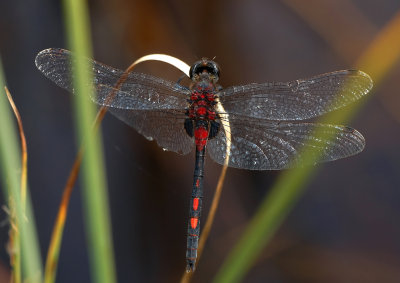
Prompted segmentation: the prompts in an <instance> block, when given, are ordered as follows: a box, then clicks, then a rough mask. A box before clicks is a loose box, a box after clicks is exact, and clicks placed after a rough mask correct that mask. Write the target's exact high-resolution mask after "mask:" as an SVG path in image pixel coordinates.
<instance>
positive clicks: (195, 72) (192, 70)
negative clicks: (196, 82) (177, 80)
mask: <svg viewBox="0 0 400 283" xmlns="http://www.w3.org/2000/svg"><path fill="white" fill-rule="evenodd" d="M203 68H204V67H203V66H202V61H198V62H196V63H194V64H193V66H192V67H190V71H189V76H190V78H191V79H193V77H194V76H195V75H198V74H200V73H201V71H202V70H201V71H200V69H203Z"/></svg>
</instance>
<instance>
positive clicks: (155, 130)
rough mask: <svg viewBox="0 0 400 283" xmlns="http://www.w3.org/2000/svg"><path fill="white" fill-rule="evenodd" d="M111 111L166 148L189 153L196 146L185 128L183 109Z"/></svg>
mask: <svg viewBox="0 0 400 283" xmlns="http://www.w3.org/2000/svg"><path fill="white" fill-rule="evenodd" d="M109 112H111V113H112V114H113V115H115V116H116V117H117V118H119V119H120V120H122V121H123V122H125V123H127V124H128V125H129V126H131V127H133V128H134V129H136V130H137V131H138V132H139V133H140V134H142V135H143V136H145V137H146V138H147V139H148V140H155V141H156V142H157V144H158V145H159V146H160V147H162V148H163V149H165V150H169V151H174V152H177V153H180V154H188V153H189V152H191V151H192V149H193V147H194V141H193V138H191V137H189V136H188V135H187V133H186V131H185V129H184V120H185V118H187V117H186V116H185V114H184V112H183V111H176V110H152V111H147V110H137V111H132V110H127V109H118V108H109Z"/></svg>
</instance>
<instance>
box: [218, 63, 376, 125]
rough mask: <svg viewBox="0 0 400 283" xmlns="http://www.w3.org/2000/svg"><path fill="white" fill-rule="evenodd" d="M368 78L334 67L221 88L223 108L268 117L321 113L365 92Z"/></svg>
mask: <svg viewBox="0 0 400 283" xmlns="http://www.w3.org/2000/svg"><path fill="white" fill-rule="evenodd" d="M372 85H373V83H372V80H371V78H370V77H369V76H368V75H367V74H365V73H363V72H361V71H355V70H345V71H337V72H332V73H327V74H322V75H318V76H315V77H312V78H310V79H305V80H296V81H292V82H287V83H280V82H273V83H264V84H256V83H253V84H248V85H243V86H233V87H229V88H226V89H223V90H221V92H220V94H219V97H220V101H221V103H222V105H223V106H224V108H225V110H226V111H227V112H228V113H230V114H238V115H243V116H248V117H255V118H261V119H269V120H304V119H308V118H312V117H315V116H319V115H322V114H324V113H327V112H330V111H332V110H335V109H338V108H340V107H343V106H346V105H348V104H350V103H351V102H353V101H355V100H357V99H359V98H360V97H362V96H363V95H365V94H367V93H368V91H369V90H370V89H371V88H372Z"/></svg>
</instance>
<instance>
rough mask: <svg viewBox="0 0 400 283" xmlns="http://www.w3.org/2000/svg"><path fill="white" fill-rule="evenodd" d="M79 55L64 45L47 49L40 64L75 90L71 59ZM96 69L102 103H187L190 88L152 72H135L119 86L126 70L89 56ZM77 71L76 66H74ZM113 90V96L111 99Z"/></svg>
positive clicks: (141, 106) (132, 106)
mask: <svg viewBox="0 0 400 283" xmlns="http://www.w3.org/2000/svg"><path fill="white" fill-rule="evenodd" d="M75 58H76V57H75V56H74V55H73V53H71V52H70V51H68V50H64V49H56V48H51V49H46V50H43V51H41V52H40V53H39V54H38V55H37V56H36V60H35V63H36V67H37V68H38V69H39V70H40V71H41V72H42V73H43V74H44V75H45V76H46V77H47V78H49V79H50V80H52V81H53V82H55V83H56V84H57V85H58V86H60V87H62V88H65V89H66V90H68V91H70V92H74V88H73V85H72V79H73V75H74V72H72V73H71V68H72V64H71V60H75ZM85 60H86V61H87V63H89V65H90V66H91V69H92V71H93V76H94V77H93V84H92V86H93V87H94V88H95V89H96V92H93V95H94V96H93V97H91V98H92V100H93V101H94V102H96V103H97V104H99V105H103V106H109V107H114V108H119V109H139V110H151V109H183V108H186V107H187V102H186V100H187V98H188V91H187V90H185V89H183V88H180V87H179V86H177V84H175V83H173V82H169V81H166V80H163V79H161V78H156V77H154V76H151V75H147V74H142V73H136V72H131V73H129V74H128V76H127V78H126V80H125V81H124V82H123V83H122V85H121V86H120V87H119V88H118V89H117V88H115V87H116V85H117V82H118V81H119V80H120V78H121V76H122V75H123V74H124V71H122V70H118V69H114V68H112V67H110V66H107V65H104V64H102V63H99V62H96V61H94V60H91V59H85ZM72 71H73V70H72ZM111 94H115V95H113V98H112V99H108V98H109V96H110V95H111Z"/></svg>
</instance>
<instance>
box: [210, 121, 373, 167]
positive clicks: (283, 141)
mask: <svg viewBox="0 0 400 283" xmlns="http://www.w3.org/2000/svg"><path fill="white" fill-rule="evenodd" d="M230 124H231V125H230V126H231V128H230V133H231V150H230V158H229V166H230V167H235V168H243V169H249V170H279V169H287V168H291V167H295V166H298V165H307V164H306V160H305V158H304V155H303V154H302V152H303V147H304V146H306V147H308V149H312V152H314V153H315V154H318V153H319V152H320V154H321V155H320V159H319V160H320V162H325V161H332V160H336V159H339V158H344V157H348V156H351V155H354V154H356V153H359V152H361V151H362V150H363V148H364V146H365V140H364V137H363V136H362V135H361V134H360V133H359V132H358V131H356V130H355V129H352V128H349V127H345V126H337V125H329V124H314V123H302V122H286V121H283V122H277V121H268V120H263V119H252V121H246V120H245V121H243V120H239V119H235V118H234V117H231V119H230ZM315 128H318V130H319V131H322V133H324V134H327V135H332V136H333V138H332V139H327V138H324V137H322V138H316V137H313V132H314V130H315ZM226 141H227V140H226V136H225V132H224V130H223V129H222V128H221V129H220V131H219V133H218V135H217V137H215V138H214V139H211V140H210V141H209V142H208V152H209V154H210V156H211V158H212V159H213V160H214V161H216V162H217V163H219V164H223V163H224V161H225V156H226ZM310 147H311V148H310Z"/></svg>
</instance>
